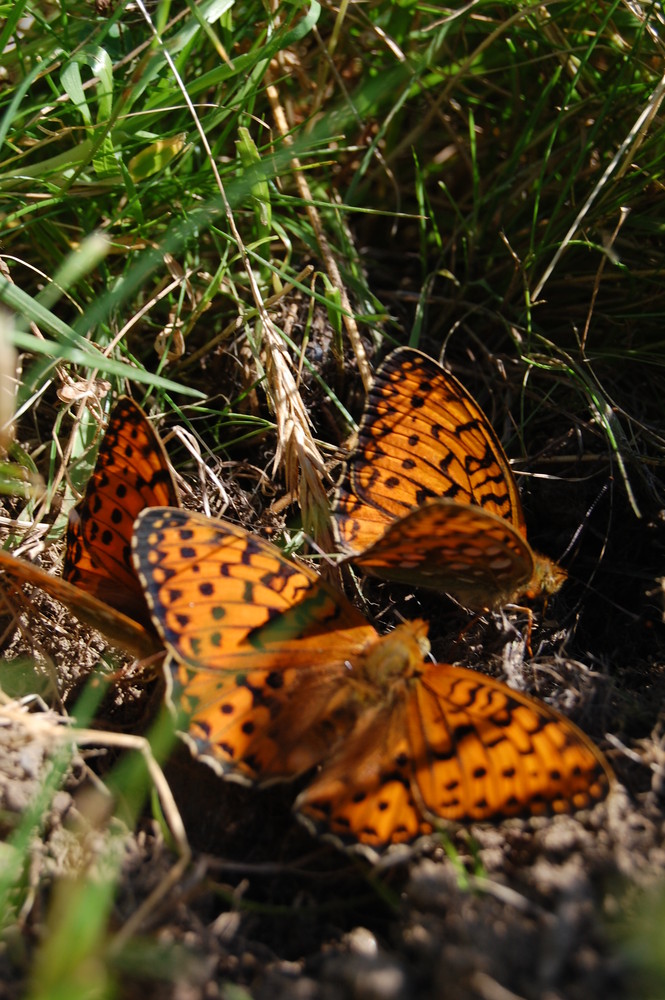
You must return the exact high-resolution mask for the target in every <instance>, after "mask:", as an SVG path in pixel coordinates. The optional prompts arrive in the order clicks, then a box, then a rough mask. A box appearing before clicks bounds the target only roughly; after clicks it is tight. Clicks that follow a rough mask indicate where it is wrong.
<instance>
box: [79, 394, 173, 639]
mask: <svg viewBox="0 0 665 1000" xmlns="http://www.w3.org/2000/svg"><path fill="white" fill-rule="evenodd" d="M178 502H179V501H178V494H177V490H176V486H175V483H174V481H173V477H172V474H171V471H170V468H169V464H168V460H167V457H166V453H165V452H164V447H163V445H162V443H161V441H160V439H159V437H158V436H157V434H156V432H155V431H154V429H153V427H152V425H151V424H150V422H149V421H148V419H147V417H146V416H145V414H144V413H143V411H142V410H141V408H140V407H139V406H138V405H137V404H136V403H135V402H134V401H133V400H132V399H130V398H129V397H127V396H123V397H121V398H120V399H118V401H117V402H116V404H115V405H114V407H113V409H112V411H111V414H110V417H109V423H108V427H107V429H106V433H105V435H104V438H103V440H102V443H101V445H100V448H99V452H98V455H97V462H96V465H95V468H94V471H93V473H92V475H91V476H90V479H89V481H88V485H87V487H86V492H85V495H84V497H83V499H82V500H81V502H80V503H79V504H78V505H77V506H76V507H75V508H74V509H73V510H72V512H71V513H70V517H69V524H68V528H67V548H66V554H65V565H64V569H63V577H64V579H65V580H67V581H68V582H69V583H72V584H74V585H75V586H76V587H78V588H80V589H81V590H85V591H87V592H88V593H90V594H93V595H95V596H96V597H98V598H99V599H100V600H102V601H104V602H105V603H106V604H109V605H111V606H112V607H114V608H116V609H117V610H119V611H121V612H123V613H124V614H126V615H128V616H129V617H132V618H135V619H136V620H137V621H142V622H146V621H149V616H148V613H147V609H146V606H145V601H144V599H143V592H142V589H141V587H140V585H139V582H138V579H137V577H136V573H135V572H134V568H133V566H132V562H131V537H132V529H133V525H134V521H135V520H136V517H137V516H138V514H139V512H140V511H141V510H143V508H144V507H155V506H165V505H166V506H177V505H178Z"/></svg>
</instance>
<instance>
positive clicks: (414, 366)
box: [333, 347, 566, 610]
mask: <svg viewBox="0 0 665 1000" xmlns="http://www.w3.org/2000/svg"><path fill="white" fill-rule="evenodd" d="M333 521H334V525H335V531H336V535H337V539H338V543H339V545H340V547H341V549H342V551H343V552H344V553H348V554H349V555H348V558H349V559H350V560H351V561H352V562H353V563H354V565H356V566H358V567H359V568H360V569H362V570H363V571H365V572H367V573H371V574H372V575H374V576H379V577H382V578H383V579H387V580H395V581H398V582H402V583H410V584H413V585H415V586H423V587H430V588H432V589H435V590H442V591H445V592H447V593H450V594H452V595H453V596H454V597H456V598H457V600H459V601H460V603H461V604H463V605H465V606H466V607H469V608H474V609H477V610H482V609H485V608H494V607H498V606H500V605H502V604H509V603H511V602H512V601H514V600H516V599H517V598H519V597H520V596H521V595H522V594H525V595H526V596H527V597H536V596H538V595H539V594H541V593H545V594H551V593H554V592H555V591H557V590H558V589H559V587H560V586H561V584H562V583H563V581H564V580H565V578H566V573H565V571H564V570H563V569H561V567H560V566H557V564H556V563H555V562H553V561H551V560H550V559H547V558H546V557H545V556H541V555H538V553H536V552H534V551H533V549H532V548H531V546H530V545H529V543H528V542H527V540H526V525H525V522H524V514H523V511H522V505H521V503H520V498H519V493H518V491H517V484H516V483H515V478H514V476H513V474H512V471H511V469H510V466H509V464H508V459H507V458H506V456H505V453H504V451H503V448H502V447H501V444H500V442H499V440H498V438H497V436H496V434H495V433H494V431H493V430H492V427H491V425H490V423H489V421H488V420H487V418H486V417H485V415H484V413H483V412H482V410H481V409H480V408H479V406H478V404H477V403H476V402H475V400H474V399H473V397H472V396H470V395H469V393H468V392H467V391H466V389H465V388H464V386H463V385H461V383H460V382H458V381H457V379H456V378H454V377H453V376H452V375H451V374H450V373H449V372H447V371H445V370H444V369H443V368H442V367H441V366H440V365H438V364H437V363H436V362H435V361H433V360H432V359H431V358H429V357H427V356H426V355H424V354H421V353H420V352H419V351H414V350H411V349H410V348H406V347H402V348H398V349H397V350H396V351H393V352H392V354H390V355H389V356H388V358H386V360H385V361H384V362H383V364H382V365H381V366H380V367H379V368H378V370H377V372H376V375H375V378H374V382H373V385H372V388H371V389H370V392H369V395H368V397H367V403H366V406H365V412H364V414H363V418H362V421H361V424H360V429H359V431H358V442H357V445H356V447H355V449H354V451H353V452H352V454H351V456H350V458H349V461H348V465H347V469H346V474H345V477H344V479H343V482H342V483H341V485H340V487H339V488H338V491H337V495H336V499H335V502H334V505H333Z"/></svg>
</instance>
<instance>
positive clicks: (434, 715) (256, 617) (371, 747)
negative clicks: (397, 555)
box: [133, 508, 611, 855]
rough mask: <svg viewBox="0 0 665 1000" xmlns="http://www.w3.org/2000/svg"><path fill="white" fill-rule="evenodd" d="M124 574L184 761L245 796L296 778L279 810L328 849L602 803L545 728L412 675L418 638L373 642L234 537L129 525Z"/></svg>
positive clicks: (605, 776)
mask: <svg viewBox="0 0 665 1000" xmlns="http://www.w3.org/2000/svg"><path fill="white" fill-rule="evenodd" d="M133 557H134V564H135V566H136V570H137V573H138V575H139V577H140V579H141V581H142V584H143V587H144V589H145V592H146V596H147V601H148V605H149V607H150V610H151V614H152V617H153V621H154V624H155V627H156V628H157V630H158V631H159V633H160V635H161V636H162V638H163V640H164V643H165V645H166V647H167V649H168V650H169V652H170V653H171V654H172V658H173V662H172V664H171V667H170V674H171V676H170V681H171V696H172V700H173V701H174V703H176V704H177V705H178V706H179V707H180V708H181V709H182V711H183V716H184V717H183V719H182V726H183V733H184V735H185V738H186V740H187V742H188V743H189V745H190V747H191V748H192V750H193V751H194V752H195V753H197V754H198V755H199V756H200V757H201V758H202V759H204V760H205V761H206V762H207V763H209V764H211V765H212V766H213V767H214V768H215V769H216V770H217V771H218V772H220V773H221V774H222V775H224V776H225V777H228V778H231V779H233V780H237V781H241V782H245V783H247V782H255V783H257V784H268V783H270V782H273V781H277V780H288V779H292V778H295V777H297V776H299V775H302V774H304V773H305V772H310V771H313V772H314V776H313V777H312V779H311V782H310V784H309V785H308V786H307V787H306V788H305V790H304V791H303V792H302V793H301V794H300V795H299V796H298V799H297V801H296V804H295V808H296V811H297V813H298V815H299V816H300V817H301V818H302V819H303V820H304V821H305V822H306V823H307V825H308V826H309V827H310V828H311V829H314V830H316V831H317V832H319V833H322V834H324V835H326V836H330V837H332V838H333V839H335V840H336V841H337V842H341V843H343V844H345V845H349V846H350V845H355V846H360V848H361V849H362V850H364V851H365V852H366V853H369V854H372V855H373V853H374V852H376V851H379V850H382V849H384V848H386V847H388V846H391V845H394V844H400V843H407V842H410V841H412V840H413V839H415V838H416V837H418V836H420V835H422V834H426V833H429V832H431V830H432V829H433V826H434V824H435V823H436V822H438V821H441V820H453V821H462V820H486V819H502V818H505V817H507V816H516V815H541V814H544V813H548V812H568V811H572V810H573V809H578V808H582V807H586V806H590V805H592V804H593V803H595V802H596V801H598V800H599V799H601V798H602V797H603V796H604V795H605V794H606V792H607V789H608V787H609V782H610V780H611V772H610V771H609V768H608V766H607V764H606V763H605V761H604V758H603V756H602V754H601V753H600V752H599V751H598V750H597V749H596V748H595V747H594V745H593V744H592V743H591V741H590V740H589V739H587V737H586V736H584V734H583V733H581V732H580V730H578V729H577V728H576V727H575V726H574V725H573V724H572V723H571V722H569V721H568V720H567V719H565V718H564V717H563V716H561V715H559V714H558V713H557V712H555V711H554V710H553V709H550V708H549V707H548V706H546V705H544V704H542V703H541V702H538V701H536V700H535V699H532V698H529V697H528V696H526V695H523V694H520V693H519V692H516V691H512V690H511V689H510V688H508V687H507V686H506V685H505V684H502V683H501V682H499V681H496V680H493V679H491V678H488V677H485V676H484V675H482V674H479V673H477V672H475V671H471V670H466V669H464V668H462V667H456V666H452V665H449V664H436V663H429V662H425V661H424V656H425V654H426V653H427V650H428V648H429V645H428V641H427V627H426V625H425V623H424V622H422V621H415V622H407V623H405V624H403V625H400V626H398V627H397V628H396V629H395V630H394V631H393V632H391V633H390V634H388V635H386V636H384V637H379V636H378V634H377V633H376V631H375V629H374V628H373V627H372V626H371V625H370V624H369V623H368V622H367V621H366V620H365V619H364V618H363V616H362V615H361V614H360V613H359V612H358V611H357V610H356V609H355V608H354V607H353V606H352V605H351V604H349V602H348V601H347V600H346V598H345V597H344V596H343V595H342V594H341V593H340V592H338V591H336V590H335V589H334V588H333V587H331V586H329V585H328V584H327V583H325V582H324V581H323V580H321V578H319V577H318V576H317V575H316V573H314V572H313V571H312V570H310V569H309V568H307V567H303V566H300V565H297V564H295V563H293V562H291V561H290V560H288V559H286V558H285V557H284V556H283V555H282V554H281V553H280V552H279V550H278V549H276V548H275V547H274V546H273V545H271V544H270V543H269V542H266V541H265V540H263V539H261V538H259V537H257V536H254V535H250V534H249V533H247V532H246V531H244V530H243V529H241V528H238V527H235V526H233V525H230V524H228V523H226V522H223V521H216V520H212V519H209V518H206V517H203V516H202V515H199V514H194V513H192V512H189V511H182V510H170V509H167V508H164V509H159V508H153V509H149V510H145V511H143V512H142V513H141V514H140V516H139V518H138V520H137V522H136V525H135V531H134V540H133Z"/></svg>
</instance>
